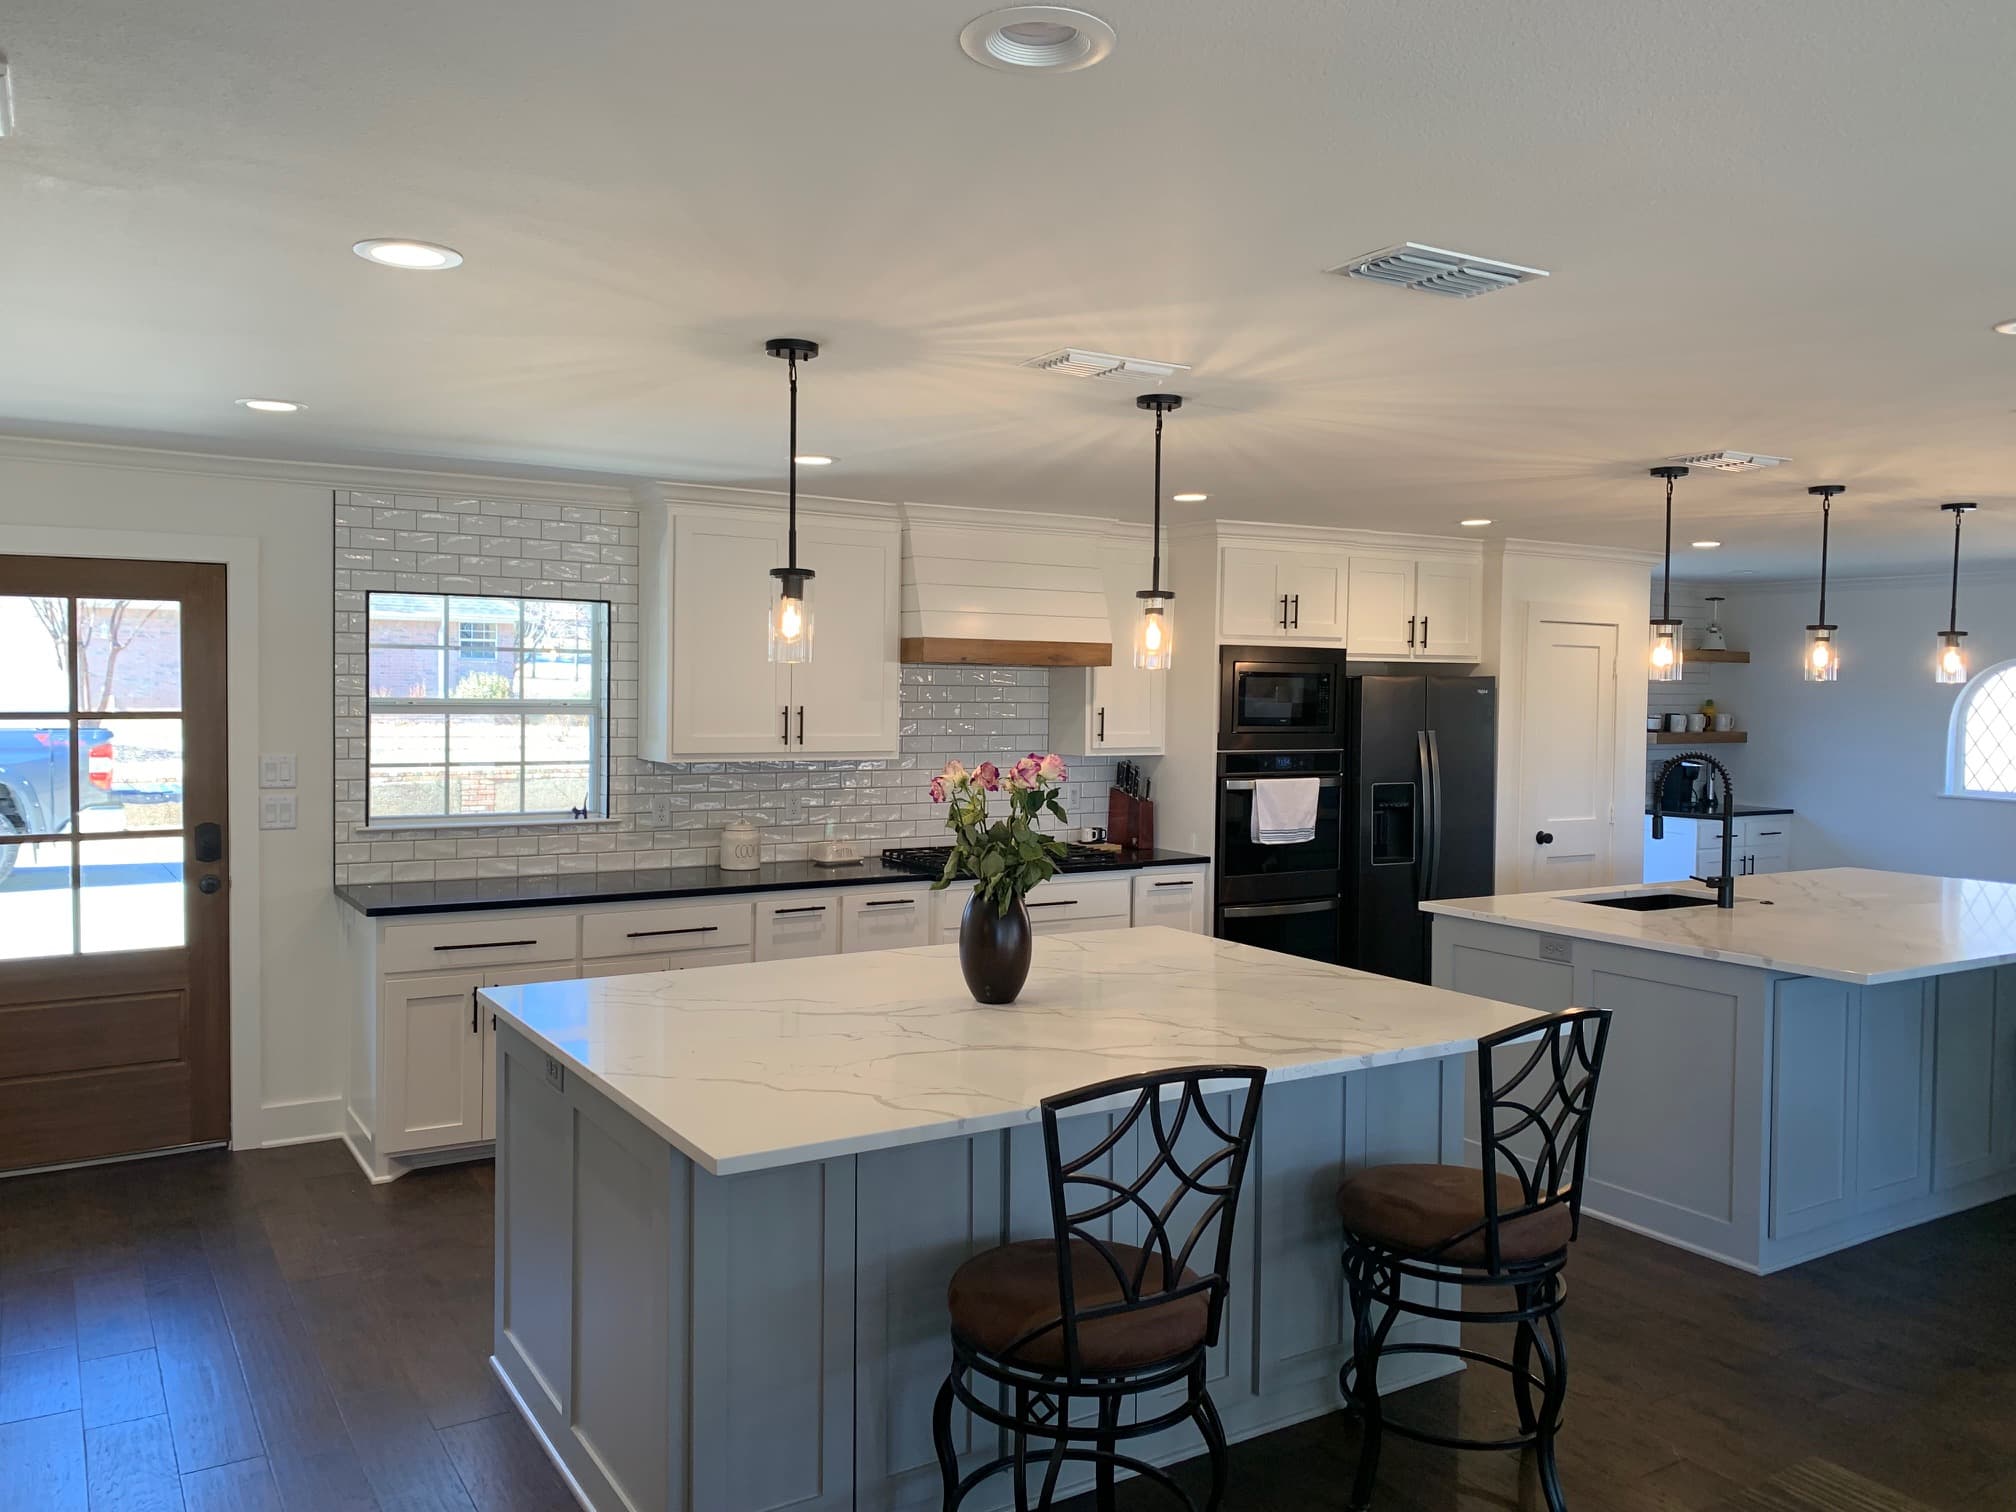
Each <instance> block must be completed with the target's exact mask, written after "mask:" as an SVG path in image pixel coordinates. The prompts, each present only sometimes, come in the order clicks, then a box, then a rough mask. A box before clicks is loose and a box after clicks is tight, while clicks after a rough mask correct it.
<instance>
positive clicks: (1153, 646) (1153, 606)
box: [1134, 394, 1183, 672]
mask: <svg viewBox="0 0 2016 1512" xmlns="http://www.w3.org/2000/svg"><path fill="white" fill-rule="evenodd" d="M1134 403H1135V404H1136V405H1137V406H1139V407H1140V408H1142V409H1144V410H1153V411H1154V412H1155V519H1154V524H1153V525H1151V526H1150V527H1149V537H1148V540H1149V549H1150V550H1151V551H1152V552H1153V553H1154V560H1153V564H1152V565H1151V566H1150V568H1149V571H1148V586H1147V587H1146V588H1143V589H1142V590H1141V591H1140V592H1139V593H1137V594H1135V595H1134V597H1136V598H1137V599H1139V600H1141V622H1140V624H1138V625H1136V626H1135V627H1134V665H1135V666H1137V667H1139V668H1140V669H1141V670H1142V671H1143V672H1167V671H1168V670H1169V664H1170V662H1171V661H1172V660H1173V659H1174V658H1175V655H1176V634H1175V625H1174V624H1173V623H1172V621H1173V620H1174V618H1175V616H1174V615H1172V614H1171V613H1170V612H1169V609H1170V605H1171V604H1173V603H1174V602H1175V599H1176V595H1175V594H1173V593H1171V592H1169V591H1168V590H1167V589H1165V588H1164V587H1163V586H1162V417H1163V416H1164V415H1166V414H1168V413H1169V412H1170V411H1171V410H1173V409H1180V408H1181V407H1182V404H1183V397H1182V395H1180V394H1142V395H1140V396H1139V397H1138V398H1136V399H1135V401H1134Z"/></svg>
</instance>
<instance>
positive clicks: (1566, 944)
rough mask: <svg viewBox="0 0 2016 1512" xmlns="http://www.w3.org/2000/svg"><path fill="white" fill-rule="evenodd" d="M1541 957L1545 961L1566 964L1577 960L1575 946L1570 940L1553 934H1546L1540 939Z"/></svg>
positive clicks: (1571, 963)
mask: <svg viewBox="0 0 2016 1512" xmlns="http://www.w3.org/2000/svg"><path fill="white" fill-rule="evenodd" d="M1540 959H1541V960H1543V961H1559V962H1560V963H1561V964H1562V965H1564V966H1569V965H1573V964H1574V961H1575V947H1574V945H1573V943H1572V942H1570V941H1568V940H1563V939H1558V938H1556V937H1555V936H1553V935H1547V936H1544V937H1543V938H1542V939H1541V941H1540Z"/></svg>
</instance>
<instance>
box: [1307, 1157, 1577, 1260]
mask: <svg viewBox="0 0 2016 1512" xmlns="http://www.w3.org/2000/svg"><path fill="white" fill-rule="evenodd" d="M1525 1205H1526V1194H1525V1192H1523V1191H1522V1190H1521V1189H1520V1186H1519V1182H1518V1179H1517V1178H1516V1177H1513V1176H1509V1175H1500V1176H1499V1178H1498V1211H1499V1212H1501V1213H1509V1212H1513V1211H1515V1210H1517V1209H1519V1208H1522V1207H1524V1206H1525ZM1337 1211H1338V1212H1339V1213H1340V1214H1342V1215H1343V1218H1344V1226H1345V1228H1347V1229H1349V1230H1350V1231H1351V1232H1352V1233H1354V1234H1356V1235H1357V1236H1358V1237H1359V1238H1361V1239H1368V1240H1370V1241H1371V1242H1372V1243H1374V1244H1377V1245H1379V1246H1381V1247H1382V1248H1384V1249H1389V1250H1393V1251H1395V1252H1397V1253H1399V1254H1402V1255H1421V1256H1427V1257H1428V1258H1431V1259H1433V1260H1437V1261H1441V1262H1445V1263H1447V1264H1450V1265H1484V1264H1486V1263H1488V1262H1487V1260H1486V1256H1485V1250H1484V1231H1483V1230H1482V1229H1481V1228H1480V1229H1478V1230H1477V1232H1476V1233H1474V1234H1472V1235H1470V1236H1469V1237H1468V1238H1467V1239H1464V1240H1463V1241H1461V1242H1460V1243H1458V1244H1454V1245H1451V1246H1450V1247H1449V1248H1448V1249H1446V1250H1440V1251H1437V1250H1436V1246H1438V1245H1440V1244H1442V1243H1443V1242H1444V1241H1445V1240H1448V1239H1450V1238H1451V1237H1453V1236H1454V1235H1457V1234H1460V1233H1462V1232H1463V1231H1464V1230H1465V1229H1467V1228H1469V1227H1470V1226H1471V1225H1472V1224H1481V1223H1482V1222H1483V1221H1484V1173H1483V1172H1482V1171H1479V1170H1477V1169H1476V1168H1474V1167H1472V1166H1449V1165H1382V1166H1372V1167H1370V1168H1369V1169H1366V1170H1363V1171H1360V1172H1358V1174H1357V1175H1355V1176H1352V1177H1349V1178H1347V1179H1346V1180H1345V1182H1344V1184H1343V1185H1342V1186H1340V1187H1338V1188H1337ZM1573 1229H1574V1218H1573V1217H1572V1216H1571V1215H1570V1214H1569V1211H1568V1204H1567V1203H1565V1202H1562V1203H1556V1204H1555V1205H1554V1206H1553V1207H1549V1208H1542V1209H1541V1210H1540V1211H1539V1212H1537V1213H1528V1214H1526V1215H1525V1216H1524V1217H1522V1218H1515V1219H1513V1220H1511V1221H1510V1222H1501V1223H1500V1224H1499V1225H1498V1254H1499V1258H1500V1260H1501V1261H1502V1262H1504V1263H1506V1264H1514V1265H1516V1264H1523V1263H1525V1262H1528V1261H1533V1260H1541V1259H1545V1258H1546V1257H1547V1256H1548V1255H1553V1254H1558V1253H1559V1252H1560V1251H1562V1250H1564V1249H1566V1248H1567V1247H1568V1241H1569V1239H1570V1238H1572V1237H1573ZM1431 1251H1435V1253H1433V1254H1432V1255H1431V1254H1430V1252H1431Z"/></svg>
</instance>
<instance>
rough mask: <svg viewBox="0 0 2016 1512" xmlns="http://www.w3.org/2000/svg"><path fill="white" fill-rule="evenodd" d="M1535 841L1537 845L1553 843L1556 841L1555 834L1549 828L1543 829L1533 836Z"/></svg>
mask: <svg viewBox="0 0 2016 1512" xmlns="http://www.w3.org/2000/svg"><path fill="white" fill-rule="evenodd" d="M1533 843H1534V844H1535V845H1552V844H1553V843H1554V836H1553V834H1552V833H1550V832H1549V831H1547V830H1541V831H1540V833H1539V834H1537V835H1535V836H1534V837H1533Z"/></svg>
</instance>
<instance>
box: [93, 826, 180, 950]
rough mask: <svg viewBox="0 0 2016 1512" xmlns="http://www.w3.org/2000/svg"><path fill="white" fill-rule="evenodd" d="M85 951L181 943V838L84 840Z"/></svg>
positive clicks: (177, 836)
mask: <svg viewBox="0 0 2016 1512" xmlns="http://www.w3.org/2000/svg"><path fill="white" fill-rule="evenodd" d="M79 859H80V860H81V861H82V862H83V863H84V886H83V890H82V892H81V893H80V894H79V895H78V914H79V922H80V924H81V926H82V931H83V944H82V948H83V950H84V952H85V953H86V954H87V955H88V954H102V953H104V952H107V951H114V950H163V949H167V948H170V947H173V946H177V945H180V944H182V943H183V941H184V938H185V930H186V928H187V919H186V917H185V915H186V909H185V907H184V903H183V897H184V894H183V891H182V838H181V836H179V835H176V836H162V837H159V838H146V839H131V840H129V839H124V838H121V839H116V840H87V841H85V842H84V843H83V845H82V847H81V848H80V851H79Z"/></svg>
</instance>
